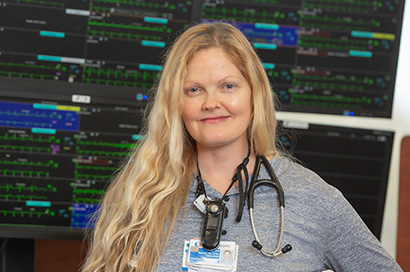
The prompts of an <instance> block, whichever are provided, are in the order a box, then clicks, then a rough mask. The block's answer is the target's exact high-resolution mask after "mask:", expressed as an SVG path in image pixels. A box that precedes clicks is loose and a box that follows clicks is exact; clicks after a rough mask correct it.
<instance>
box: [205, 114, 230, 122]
mask: <svg viewBox="0 0 410 272" xmlns="http://www.w3.org/2000/svg"><path fill="white" fill-rule="evenodd" d="M228 118H229V116H215V117H208V118H204V119H201V122H204V123H208V124H217V123H221V122H224V121H226V120H227V119H228Z"/></svg>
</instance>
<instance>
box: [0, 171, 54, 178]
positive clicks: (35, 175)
mask: <svg viewBox="0 0 410 272" xmlns="http://www.w3.org/2000/svg"><path fill="white" fill-rule="evenodd" d="M0 174H1V175H3V176H12V177H30V178H43V177H45V178H49V177H50V172H45V171H26V170H9V169H0Z"/></svg>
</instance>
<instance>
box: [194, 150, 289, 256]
mask: <svg viewBox="0 0 410 272" xmlns="http://www.w3.org/2000/svg"><path fill="white" fill-rule="evenodd" d="M249 154H250V151H249V152H248V155H247V157H246V158H245V159H244V161H243V162H242V163H241V164H240V165H239V166H238V170H237V174H235V175H234V177H233V178H232V183H231V185H230V186H229V188H228V190H227V191H226V193H227V192H228V191H229V189H230V188H231V187H232V185H233V184H234V182H235V181H237V180H238V183H239V184H238V185H239V189H240V190H239V191H240V193H239V194H240V203H244V201H243V200H244V197H243V196H247V197H248V207H249V215H250V216H249V217H250V220H251V226H252V232H253V235H254V237H255V240H254V241H253V242H252V246H253V247H255V248H256V249H258V250H260V252H261V253H262V254H263V255H265V256H267V257H270V258H273V257H276V256H278V255H280V254H282V253H286V252H289V251H290V250H292V246H291V245H289V244H287V245H286V246H284V247H283V248H282V249H280V247H281V244H282V239H283V231H284V224H285V218H284V207H285V194H284V192H283V188H282V186H281V185H280V182H279V180H278V177H277V176H276V174H275V172H274V171H273V168H272V166H271V165H270V163H269V161H268V160H267V159H266V157H265V156H260V155H258V156H256V163H255V169H254V171H253V176H252V179H251V182H250V186H249V191H248V192H246V189H245V192H243V191H244V190H243V184H242V178H241V171H244V175H245V181H246V186H245V188H246V187H248V186H247V185H248V184H247V180H248V172H247V171H246V164H247V163H248V161H249ZM262 164H263V165H264V166H265V168H266V169H267V171H268V174H269V176H270V179H258V176H259V171H260V168H261V165H262ZM197 167H198V176H197V179H198V187H197V192H196V195H197V197H198V196H199V195H201V194H202V195H203V196H204V199H205V200H204V204H205V206H206V208H205V211H204V214H205V217H204V218H205V220H204V226H203V232H202V238H201V243H202V246H203V247H204V248H205V249H206V250H215V249H216V248H218V246H219V242H220V238H221V233H222V225H223V221H224V218H225V217H226V216H227V210H226V207H225V204H224V203H223V200H222V199H223V198H224V196H225V195H226V193H225V194H224V196H223V197H222V198H219V199H213V200H210V199H208V198H207V196H206V191H205V186H204V184H203V182H202V177H201V172H200V170H199V165H197ZM259 186H269V187H272V188H273V189H275V190H276V191H277V193H278V202H279V209H280V226H279V238H278V241H277V243H276V248H275V249H274V250H273V251H268V250H266V249H265V248H263V246H262V243H261V242H260V240H259V237H258V233H257V232H256V228H255V222H254V218H253V210H254V203H253V202H254V192H255V189H256V188H257V187H259ZM242 208H243V204H240V205H239V211H238V216H237V218H236V221H237V222H240V220H241V217H242Z"/></svg>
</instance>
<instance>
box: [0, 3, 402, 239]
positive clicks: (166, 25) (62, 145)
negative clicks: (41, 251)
mask: <svg viewBox="0 0 410 272" xmlns="http://www.w3.org/2000/svg"><path fill="white" fill-rule="evenodd" d="M403 6H404V0H403V1H399V0H398V1H373V2H371V3H370V2H368V1H355V2H354V3H353V2H352V1H343V0H341V1H337V3H330V1H324V0H322V1H295V0H292V1H282V0H242V1H228V0H218V1H211V0H201V1H182V0H180V1H177V0H170V1H160V0H152V1H138V0H136V1H118V0H93V1H89V0H70V1H68V0H52V1H51V0H41V1H31V0H9V1H1V2H0V207H1V208H0V236H10V237H13V236H15V237H46V238H50V237H56V238H64V237H66V238H69V237H78V238H79V237H81V236H82V230H83V228H84V227H86V225H87V220H88V217H89V215H90V214H91V213H92V212H93V211H95V210H96V209H97V208H98V206H99V203H100V196H101V195H102V194H103V192H104V191H105V188H106V185H107V184H108V182H109V181H110V180H111V178H112V176H113V173H114V172H115V170H116V169H117V167H118V165H119V164H120V162H121V161H122V160H124V159H126V157H127V156H128V155H129V153H130V149H132V148H133V147H135V145H137V144H138V139H140V138H141V137H143V136H142V135H141V122H142V115H143V111H144V109H145V105H146V102H147V101H148V100H150V95H149V92H148V91H149V89H150V88H151V87H152V86H153V84H154V82H155V80H156V79H157V77H158V75H159V74H160V72H161V70H162V66H161V59H162V56H163V53H164V50H166V48H167V47H168V46H169V45H170V44H171V43H172V41H173V40H174V38H175V37H176V36H177V34H178V33H180V32H181V31H182V30H183V29H184V28H186V27H187V26H188V25H190V24H191V23H194V22H207V21H217V20H224V21H229V22H232V23H233V24H235V25H236V26H237V27H238V28H239V29H241V30H242V31H243V33H244V34H245V35H246V36H247V37H248V39H249V40H250V41H251V43H252V44H253V46H254V48H255V49H256V50H257V52H258V54H259V55H260V57H261V59H262V61H263V65H264V67H265V69H266V72H267V74H268V75H269V77H271V79H272V80H273V81H274V82H276V85H277V89H276V90H275V92H276V94H277V95H278V97H279V98H280V100H281V102H282V105H283V108H284V110H286V111H299V112H315V113H328V114H345V115H362V116H369V117H371V116H374V117H386V118H388V117H390V115H391V106H392V98H393V89H394V82H395V74H396V64H397V54H398V45H399V41H400V31H401V21H402V19H401V18H402V7H403ZM310 130H311V128H309V130H308V131H310ZM300 135H302V133H301V134H300ZM306 137H307V136H306ZM388 139H389V140H390V138H388ZM333 140H335V138H329V139H327V138H326V139H325V138H323V139H321V141H324V142H327V141H333ZM300 142H303V139H302V138H301V140H300ZM387 142H388V141H387ZM387 142H386V146H385V148H386V150H387V149H388V144H387ZM329 145H331V142H329ZM315 148H316V147H315ZM295 150H296V149H295ZM386 152H388V151H386ZM296 156H297V157H298V158H299V156H301V159H302V160H305V159H306V157H303V155H299V154H297V153H296ZM384 156H387V153H386V154H384ZM386 158H387V157H384V159H386ZM388 164H389V163H388V162H387V161H386V162H385V165H384V167H388ZM383 169H385V168H383ZM314 170H316V169H314ZM319 170H320V169H319ZM340 171H342V170H340ZM387 171H388V168H387ZM336 172H337V171H336ZM325 179H326V180H328V179H327V177H325ZM329 181H331V179H329ZM380 182H381V183H383V184H384V185H385V184H386V183H387V176H383V179H382V180H381V181H380ZM343 184H344V183H343V182H340V186H342V185H343ZM384 185H383V186H384ZM346 186H347V185H346ZM372 186H376V185H374V184H372ZM377 186H379V185H377ZM380 186H382V185H380ZM377 188H379V187H377ZM341 189H342V191H343V190H347V189H346V188H341ZM375 190H376V189H375ZM377 192H378V193H380V195H378V196H379V197H380V199H379V200H380V201H379V202H377V203H378V204H379V205H381V204H383V203H384V202H382V201H381V198H382V197H383V196H382V193H383V190H382V191H380V190H378V191H377ZM349 194H350V193H349ZM359 202H360V201H359ZM354 203H355V200H354V197H353V200H352V204H354ZM361 204H363V203H361ZM361 204H360V203H359V204H358V205H359V207H356V208H357V209H358V210H359V211H360V209H361V207H362V206H361ZM366 205H368V204H366ZM366 205H365V206H366ZM363 207H364V206H363ZM378 211H379V212H380V209H378ZM361 215H363V216H364V218H367V219H366V222H367V223H368V224H369V226H370V225H371V224H373V223H374V224H375V225H377V226H379V225H380V224H381V221H380V220H381V219H380V214H377V216H376V217H372V216H375V215H374V214H372V213H368V212H364V213H362V214H361ZM370 218H373V219H370ZM375 218H376V219H375ZM372 220H373V221H372ZM372 222H373V223H372ZM27 227H32V228H30V231H27ZM375 233H377V230H376V231H375Z"/></svg>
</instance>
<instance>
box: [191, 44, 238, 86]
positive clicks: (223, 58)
mask: <svg viewBox="0 0 410 272" xmlns="http://www.w3.org/2000/svg"><path fill="white" fill-rule="evenodd" d="M186 69H187V73H186V78H185V80H187V79H189V78H191V77H198V76H199V77H202V76H203V77H205V76H210V75H214V76H218V75H219V76H227V75H233V76H238V77H243V75H242V72H241V71H240V69H239V67H238V66H237V65H236V64H235V62H234V61H233V60H232V58H231V57H230V56H229V55H228V54H227V53H226V52H225V51H224V50H222V49H221V48H208V49H202V50H200V51H198V52H196V53H195V54H194V55H193V56H192V58H191V59H190V60H189V61H188V63H187V66H186Z"/></svg>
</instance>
